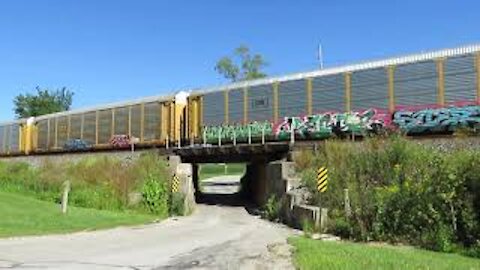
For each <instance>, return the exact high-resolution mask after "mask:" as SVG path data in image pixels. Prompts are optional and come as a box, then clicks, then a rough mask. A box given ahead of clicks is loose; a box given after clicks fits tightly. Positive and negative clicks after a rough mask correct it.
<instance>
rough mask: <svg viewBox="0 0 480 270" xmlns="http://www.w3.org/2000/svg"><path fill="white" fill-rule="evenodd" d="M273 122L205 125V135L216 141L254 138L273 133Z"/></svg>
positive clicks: (206, 137)
mask: <svg viewBox="0 0 480 270" xmlns="http://www.w3.org/2000/svg"><path fill="white" fill-rule="evenodd" d="M272 131H273V124H272V123H270V122H268V121H265V122H256V121H255V122H252V123H249V124H246V125H240V124H238V125H221V126H209V127H204V136H205V139H206V140H207V142H216V141H217V140H218V138H219V137H220V139H221V140H228V141H233V140H234V139H237V140H238V141H241V140H246V139H247V138H248V137H249V136H251V137H253V138H258V137H261V136H262V134H263V135H264V136H267V137H268V136H271V135H272V134H273V132H272Z"/></svg>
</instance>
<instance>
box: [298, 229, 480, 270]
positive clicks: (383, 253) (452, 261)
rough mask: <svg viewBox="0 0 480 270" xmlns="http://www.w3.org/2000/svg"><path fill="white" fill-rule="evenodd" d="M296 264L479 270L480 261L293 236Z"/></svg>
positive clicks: (332, 269)
mask: <svg viewBox="0 0 480 270" xmlns="http://www.w3.org/2000/svg"><path fill="white" fill-rule="evenodd" d="M289 243H290V244H292V245H293V246H294V247H295V251H294V258H293V260H294V264H295V266H296V267H297V268H298V269H329V270H335V269H338V270H348V269H382V270H388V269H405V270H408V269H412V270H413V269H415V270H416V269H435V270H442V269H445V270H446V269H479V268H480V260H478V259H474V258H468V257H465V256H461V255H459V254H446V253H439V252H432V251H428V250H422V249H418V248H413V247H406V246H391V245H374V244H360V243H351V242H325V241H318V240H312V239H308V238H305V237H294V238H290V239H289Z"/></svg>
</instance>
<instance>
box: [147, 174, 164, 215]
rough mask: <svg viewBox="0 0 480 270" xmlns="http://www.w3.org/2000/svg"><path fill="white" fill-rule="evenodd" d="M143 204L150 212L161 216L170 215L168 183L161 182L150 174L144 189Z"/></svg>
mask: <svg viewBox="0 0 480 270" xmlns="http://www.w3.org/2000/svg"><path fill="white" fill-rule="evenodd" d="M142 196H143V203H144V204H145V206H146V208H147V209H148V211H150V212H151V213H153V214H156V215H159V216H162V217H164V216H167V215H168V187H167V185H166V182H164V181H159V179H158V178H157V177H155V175H153V174H149V175H148V176H147V178H146V181H145V183H144V185H143V189H142Z"/></svg>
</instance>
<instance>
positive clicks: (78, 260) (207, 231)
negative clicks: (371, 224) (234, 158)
mask: <svg viewBox="0 0 480 270" xmlns="http://www.w3.org/2000/svg"><path fill="white" fill-rule="evenodd" d="M226 182H229V181H226ZM212 186H213V185H212ZM220 186H222V185H220ZM224 186H225V185H224ZM226 186H227V187H230V185H226ZM214 189H215V190H217V191H219V189H220V188H218V187H215V188H214ZM227 196H228V195H227ZM218 198H219V197H215V199H218ZM210 203H211V204H210V205H207V204H205V205H199V207H198V209H197V211H196V212H195V213H194V214H193V215H192V216H189V217H180V218H172V219H168V220H166V221H163V222H160V223H157V224H149V225H142V226H137V227H130V228H117V229H112V230H104V231H96V232H80V233H74V234H70V235H52V236H41V237H24V238H14V239H4V240H0V269H93V270H99V269H102V270H110V269H119V270H120V269H138V270H143V269H158V270H160V269H291V268H292V266H291V260H290V250H289V246H288V245H287V244H286V237H288V236H289V235H291V234H292V231H291V230H290V229H287V228H285V227H283V226H282V225H279V224H273V223H269V222H266V221H264V220H261V219H259V218H257V217H255V216H252V215H250V214H248V213H247V211H246V210H245V208H244V207H242V206H224V205H215V203H216V202H212V201H210Z"/></svg>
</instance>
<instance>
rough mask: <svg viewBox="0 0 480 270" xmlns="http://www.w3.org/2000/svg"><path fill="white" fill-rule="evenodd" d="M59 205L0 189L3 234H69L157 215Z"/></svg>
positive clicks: (134, 222)
mask: <svg viewBox="0 0 480 270" xmlns="http://www.w3.org/2000/svg"><path fill="white" fill-rule="evenodd" d="M68 210H69V212H68V213H67V214H66V215H62V214H61V212H60V206H59V205H56V204H53V203H49V202H44V201H39V200H36V199H33V198H30V197H25V196H22V195H17V194H12V193H4V192H0V237H8V236H19V235H39V234H51V233H66V232H73V231H81V230H95V229H102V228H108V227H114V226H118V225H133V224H141V223H147V222H151V221H153V220H154V219H156V217H155V216H149V215H139V214H130V213H117V212H110V211H101V210H95V209H86V208H78V207H69V209H68Z"/></svg>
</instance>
